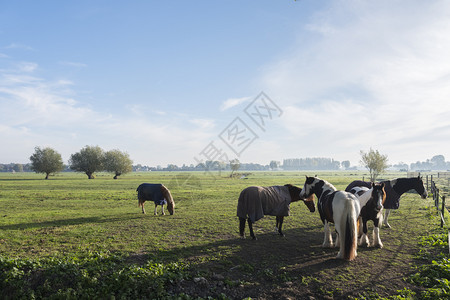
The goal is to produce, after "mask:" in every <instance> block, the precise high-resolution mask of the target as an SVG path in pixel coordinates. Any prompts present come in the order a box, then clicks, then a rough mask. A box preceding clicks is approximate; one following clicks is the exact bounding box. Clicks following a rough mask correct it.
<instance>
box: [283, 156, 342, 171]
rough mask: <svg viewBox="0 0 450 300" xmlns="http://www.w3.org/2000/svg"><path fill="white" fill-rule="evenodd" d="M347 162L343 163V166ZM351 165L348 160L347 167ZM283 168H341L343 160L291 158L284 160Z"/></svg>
mask: <svg viewBox="0 0 450 300" xmlns="http://www.w3.org/2000/svg"><path fill="white" fill-rule="evenodd" d="M344 165H345V163H344V164H343V167H345V166H344ZM349 166H350V162H348V166H347V168H348V167H349ZM282 168H283V170H339V169H340V168H341V162H339V161H337V160H334V159H332V158H322V157H313V158H289V159H285V160H283V165H282Z"/></svg>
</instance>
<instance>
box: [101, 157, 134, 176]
mask: <svg viewBox="0 0 450 300" xmlns="http://www.w3.org/2000/svg"><path fill="white" fill-rule="evenodd" d="M103 166H104V168H105V171H107V172H111V173H114V174H115V175H114V179H117V177H118V176H120V175H122V174H125V173H129V172H131V171H132V170H133V161H132V160H131V159H130V156H129V155H128V153H125V152H121V151H119V150H110V151H107V152H106V153H105V156H104V160H103Z"/></svg>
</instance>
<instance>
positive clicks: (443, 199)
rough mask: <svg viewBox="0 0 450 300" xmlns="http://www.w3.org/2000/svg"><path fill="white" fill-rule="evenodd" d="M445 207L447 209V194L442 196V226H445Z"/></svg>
mask: <svg viewBox="0 0 450 300" xmlns="http://www.w3.org/2000/svg"><path fill="white" fill-rule="evenodd" d="M444 209H445V196H442V208H441V228H442V227H444Z"/></svg>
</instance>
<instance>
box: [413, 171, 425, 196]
mask: <svg viewBox="0 0 450 300" xmlns="http://www.w3.org/2000/svg"><path fill="white" fill-rule="evenodd" d="M414 190H415V191H416V192H417V194H419V195H420V196H421V197H422V199H426V198H427V197H428V192H427V189H426V188H425V185H424V184H423V180H422V177H420V176H418V177H417V181H416V182H415V184H414Z"/></svg>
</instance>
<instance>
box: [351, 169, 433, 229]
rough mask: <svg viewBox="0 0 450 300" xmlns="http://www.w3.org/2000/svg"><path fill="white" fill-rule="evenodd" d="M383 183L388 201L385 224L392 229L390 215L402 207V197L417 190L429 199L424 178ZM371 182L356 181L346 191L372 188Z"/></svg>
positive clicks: (401, 179)
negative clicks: (356, 188) (357, 187)
mask: <svg viewBox="0 0 450 300" xmlns="http://www.w3.org/2000/svg"><path fill="white" fill-rule="evenodd" d="M381 183H384V184H385V187H384V190H385V192H386V201H385V202H384V205H383V207H384V209H385V213H384V221H383V224H384V225H386V226H387V227H389V228H390V227H391V225H389V223H388V218H389V214H390V213H391V209H398V208H399V206H400V197H401V195H403V194H404V193H406V192H407V191H409V190H415V191H416V192H417V194H419V195H420V196H421V197H422V198H423V199H425V198H427V196H428V193H427V189H426V188H425V186H424V184H423V180H422V177H420V176H419V177H412V178H397V179H394V180H386V181H382V182H381ZM371 185H372V183H371V182H367V181H361V180H355V181H353V182H351V183H350V184H349V185H348V186H347V188H346V189H345V191H347V192H349V191H350V190H351V189H352V188H354V187H355V186H360V187H361V186H364V187H367V188H370V187H371Z"/></svg>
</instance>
